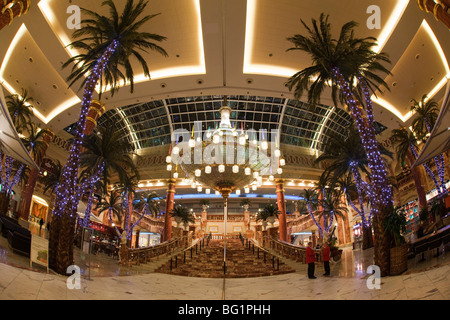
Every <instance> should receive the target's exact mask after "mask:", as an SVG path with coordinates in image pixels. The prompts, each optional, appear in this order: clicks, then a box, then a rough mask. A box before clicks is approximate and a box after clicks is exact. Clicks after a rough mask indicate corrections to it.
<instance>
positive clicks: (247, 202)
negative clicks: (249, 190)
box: [241, 198, 252, 211]
mask: <svg viewBox="0 0 450 320" xmlns="http://www.w3.org/2000/svg"><path fill="white" fill-rule="evenodd" d="M251 203H252V202H251V201H250V199H249V198H244V199H242V201H241V207H242V208H244V210H245V211H247V210H248V208H250V205H251Z"/></svg>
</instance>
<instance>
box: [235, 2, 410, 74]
mask: <svg viewBox="0 0 450 320" xmlns="http://www.w3.org/2000/svg"><path fill="white" fill-rule="evenodd" d="M409 1H410V0H397V3H396V5H395V8H394V9H393V10H392V13H391V15H390V16H389V18H388V21H387V23H386V24H385V26H384V28H383V29H382V30H381V32H380V35H379V36H378V37H377V38H378V43H379V45H378V46H377V47H376V48H375V51H376V52H380V51H381V50H382V49H383V47H384V45H385V44H386V42H387V41H388V40H389V37H390V36H391V34H392V32H393V31H394V29H395V27H396V26H397V24H398V22H399V21H400V18H401V17H402V16H403V13H404V12H405V9H406V7H407V6H408V4H409ZM257 3H258V1H257V0H247V19H246V26H245V48H244V73H253V74H262V75H268V76H279V77H286V78H288V77H291V76H292V75H293V74H294V73H296V72H297V71H298V70H296V69H293V68H286V67H280V66H276V65H269V64H255V63H252V56H253V49H254V39H255V21H256V6H257Z"/></svg>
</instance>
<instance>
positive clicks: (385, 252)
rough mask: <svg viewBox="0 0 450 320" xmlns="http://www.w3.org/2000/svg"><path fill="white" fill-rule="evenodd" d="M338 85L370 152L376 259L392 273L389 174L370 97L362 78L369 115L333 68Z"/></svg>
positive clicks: (383, 269) (368, 152)
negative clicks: (386, 220)
mask: <svg viewBox="0 0 450 320" xmlns="http://www.w3.org/2000/svg"><path fill="white" fill-rule="evenodd" d="M333 72H334V73H335V76H336V79H337V81H338V84H339V87H340V88H341V90H342V92H343V93H344V95H345V98H346V102H347V105H348V106H349V109H350V114H351V116H352V117H353V119H354V120H355V123H356V126H357V129H358V131H359V134H360V136H361V141H362V143H363V146H364V150H365V151H366V154H367V160H368V165H369V169H370V172H371V174H372V183H371V190H370V194H369V197H370V199H371V200H372V202H371V203H372V213H373V214H372V216H373V228H374V233H375V242H374V262H375V264H376V265H378V266H379V267H380V271H381V275H382V276H387V275H389V270H390V243H391V241H390V237H389V235H388V234H387V233H385V232H384V227H383V220H384V218H385V217H386V216H387V215H388V214H389V213H390V212H391V211H392V210H393V206H392V192H390V188H389V186H388V183H387V175H386V170H385V167H384V163H383V160H382V159H381V154H380V152H379V150H378V144H377V140H376V139H375V131H374V126H370V125H368V123H373V113H372V110H371V106H372V105H371V100H370V95H369V94H368V91H367V89H366V88H365V86H364V83H363V82H362V81H361V79H360V82H361V84H362V87H363V90H364V91H365V92H364V93H365V98H366V104H367V108H368V110H367V115H364V114H363V112H362V110H363V106H362V105H361V104H360V103H359V102H358V100H357V99H356V98H355V97H354V95H353V92H352V90H351V89H350V85H349V84H348V83H347V82H346V80H345V79H344V77H343V76H342V73H341V72H340V70H339V69H338V68H334V70H333Z"/></svg>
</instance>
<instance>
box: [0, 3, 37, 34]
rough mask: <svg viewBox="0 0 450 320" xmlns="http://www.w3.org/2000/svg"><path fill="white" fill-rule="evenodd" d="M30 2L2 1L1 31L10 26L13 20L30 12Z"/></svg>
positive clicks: (0, 9) (0, 4) (0, 5)
mask: <svg viewBox="0 0 450 320" xmlns="http://www.w3.org/2000/svg"><path fill="white" fill-rule="evenodd" d="M29 8H30V0H2V1H0V30H1V29H3V28H4V27H5V26H9V25H10V24H11V23H12V21H13V19H14V18H16V17H20V16H21V15H23V14H25V13H27V12H28V9H29Z"/></svg>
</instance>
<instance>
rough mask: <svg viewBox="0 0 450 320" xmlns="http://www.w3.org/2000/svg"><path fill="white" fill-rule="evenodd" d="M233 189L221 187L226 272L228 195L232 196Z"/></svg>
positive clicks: (225, 265) (224, 266)
mask: <svg viewBox="0 0 450 320" xmlns="http://www.w3.org/2000/svg"><path fill="white" fill-rule="evenodd" d="M231 191H232V188H230V187H221V188H220V193H221V194H222V198H223V221H224V224H223V228H224V233H223V273H224V274H225V273H226V270H227V222H228V197H229V196H230V193H231Z"/></svg>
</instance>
